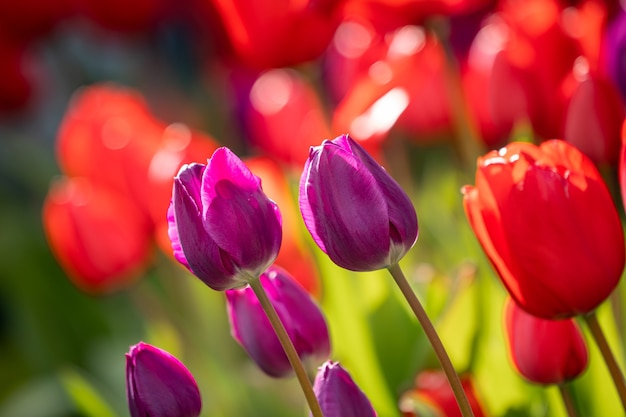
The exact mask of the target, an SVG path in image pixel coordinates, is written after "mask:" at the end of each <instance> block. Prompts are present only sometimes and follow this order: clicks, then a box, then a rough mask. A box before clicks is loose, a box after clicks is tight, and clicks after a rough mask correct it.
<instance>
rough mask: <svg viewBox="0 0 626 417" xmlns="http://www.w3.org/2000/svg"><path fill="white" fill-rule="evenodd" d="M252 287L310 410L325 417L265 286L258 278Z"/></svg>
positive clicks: (252, 281) (319, 416)
mask: <svg viewBox="0 0 626 417" xmlns="http://www.w3.org/2000/svg"><path fill="white" fill-rule="evenodd" d="M250 287H251V288H252V291H254V294H256V297H257V298H258V300H259V303H261V307H263V311H265V314H266V315H267V318H268V319H269V321H270V323H271V324H272V328H273V329H274V332H276V336H278V340H279V341H280V344H281V345H282V347H283V349H284V351H285V354H286V355H287V358H288V359H289V363H290V364H291V367H292V368H293V370H294V372H295V373H296V377H297V378H298V382H299V383H300V386H301V387H302V392H303V393H304V396H305V398H306V401H307V403H308V405H309V408H310V409H311V412H312V413H313V417H324V414H322V409H321V408H320V405H319V403H318V401H317V397H316V396H315V392H313V386H312V385H311V381H310V380H309V377H308V375H307V372H306V370H305V369H304V365H303V364H302V361H301V360H300V357H299V356H298V352H296V348H294V346H293V343H292V342H291V339H290V338H289V335H288V334H287V331H286V330H285V326H283V323H282V322H281V321H280V318H279V317H278V313H276V309H275V308H274V306H273V305H272V302H271V301H270V299H269V298H268V296H267V294H266V293H265V289H263V286H262V285H261V280H260V279H258V278H257V279H253V280H251V281H250Z"/></svg>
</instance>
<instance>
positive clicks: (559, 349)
mask: <svg viewBox="0 0 626 417" xmlns="http://www.w3.org/2000/svg"><path fill="white" fill-rule="evenodd" d="M504 316H505V319H504V322H505V328H506V333H507V338H508V347H509V354H510V357H511V360H512V362H513V364H514V365H515V368H516V369H517V371H518V372H519V373H520V374H521V375H522V376H523V377H524V378H526V379H528V380H529V381H530V382H534V383H535V384H544V385H549V384H562V383H563V382H566V381H569V380H571V379H574V378H576V377H578V376H579V375H580V374H582V373H583V371H584V370H585V369H586V368H587V362H588V354H587V346H586V345H585V340H584V339H583V335H582V332H581V331H580V329H579V328H578V326H577V325H576V322H575V321H574V319H565V320H546V319H542V318H539V317H535V316H533V315H531V314H528V313H527V312H525V311H524V310H522V309H521V308H520V307H519V306H518V305H517V304H516V303H515V302H514V301H513V300H512V299H510V298H509V299H508V300H507V303H506V306H505V311H504Z"/></svg>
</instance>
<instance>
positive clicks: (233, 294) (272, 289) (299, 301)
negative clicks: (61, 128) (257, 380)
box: [226, 266, 330, 377]
mask: <svg viewBox="0 0 626 417" xmlns="http://www.w3.org/2000/svg"><path fill="white" fill-rule="evenodd" d="M261 285H262V286H263V288H264V289H265V292H266V293H267V296H268V298H269V299H270V301H271V302H272V305H273V306H274V308H275V309H276V312H277V313H278V317H279V318H280V320H281V322H282V323H283V325H284V326H285V330H286V331H287V334H288V335H289V338H290V339H291V341H292V342H293V345H294V347H295V349H296V351H297V352H298V355H299V356H300V359H302V360H308V361H312V362H318V363H319V362H321V361H323V360H325V359H327V358H328V355H329V354H330V341H329V336H328V328H327V326H326V321H325V319H324V315H323V314H322V312H321V310H320V309H319V307H318V306H317V304H316V303H315V302H314V301H313V299H312V298H311V296H310V295H309V294H308V293H307V292H306V291H305V290H304V288H302V287H301V286H300V284H298V283H297V282H296V281H295V280H294V279H293V278H292V277H291V276H290V275H289V274H288V273H287V272H286V271H285V270H283V269H281V268H278V267H276V266H272V267H270V268H269V269H268V270H267V271H266V272H264V273H263V274H262V275H261ZM226 299H227V308H228V318H229V320H230V324H231V333H232V335H233V337H234V338H235V340H237V342H239V344H240V345H241V346H243V348H244V349H245V350H246V352H248V354H249V355H250V357H251V358H252V359H253V360H254V361H255V362H256V363H257V365H258V366H259V367H260V368H261V369H262V370H263V371H264V372H265V373H267V374H268V375H270V376H273V377H284V376H288V375H291V372H292V368H291V364H290V363H289V360H288V359H287V355H286V354H285V352H284V350H283V348H282V346H281V344H280V341H279V340H278V337H277V336H276V334H275V333H274V330H273V329H272V325H271V324H270V321H269V319H268V318H267V316H266V315H265V312H264V311H263V308H262V307H261V305H260V304H259V301H258V299H257V297H256V295H255V294H254V292H253V290H252V288H250V287H246V288H242V289H236V290H228V291H226Z"/></svg>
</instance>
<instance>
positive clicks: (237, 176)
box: [202, 147, 261, 207]
mask: <svg viewBox="0 0 626 417" xmlns="http://www.w3.org/2000/svg"><path fill="white" fill-rule="evenodd" d="M224 180H226V181H228V182H231V183H233V184H235V185H236V186H237V188H240V189H242V190H247V191H255V190H258V189H260V188H261V180H260V179H259V178H258V177H257V176H256V175H254V174H253V173H252V172H251V171H250V170H249V169H248V167H247V166H246V165H245V164H244V163H243V162H242V161H241V159H239V157H237V155H235V154H234V153H233V152H232V151H231V150H230V149H228V148H226V147H222V148H218V149H217V150H216V151H215V152H214V153H213V156H211V159H209V160H208V162H207V167H206V173H205V175H204V176H203V178H202V183H203V188H202V205H203V207H208V206H209V205H210V204H211V200H212V199H213V198H215V193H216V184H218V183H219V182H222V181H224Z"/></svg>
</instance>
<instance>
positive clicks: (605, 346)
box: [583, 311, 626, 411]
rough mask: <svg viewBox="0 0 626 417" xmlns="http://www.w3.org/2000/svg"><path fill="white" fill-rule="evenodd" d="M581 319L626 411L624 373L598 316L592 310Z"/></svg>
mask: <svg viewBox="0 0 626 417" xmlns="http://www.w3.org/2000/svg"><path fill="white" fill-rule="evenodd" d="M583 319H584V320H585V323H587V327H589V330H590V331H591V335H592V336H593V338H594V340H595V341H596V345H598V349H600V353H602V357H603V358H604V362H606V366H607V368H608V369H609V373H610V374H611V378H613V383H614V384H615V388H617V394H618V395H619V398H620V400H621V402H622V408H623V409H624V411H626V381H625V380H624V375H623V374H622V371H621V370H620V368H619V365H618V364H617V360H616V359H615V355H613V352H612V351H611V347H610V346H609V343H608V341H607V340H606V336H605V335H604V332H603V331H602V327H601V326H600V322H599V321H598V316H597V315H596V312H595V311H592V312H591V313H589V314H585V315H584V316H583Z"/></svg>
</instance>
